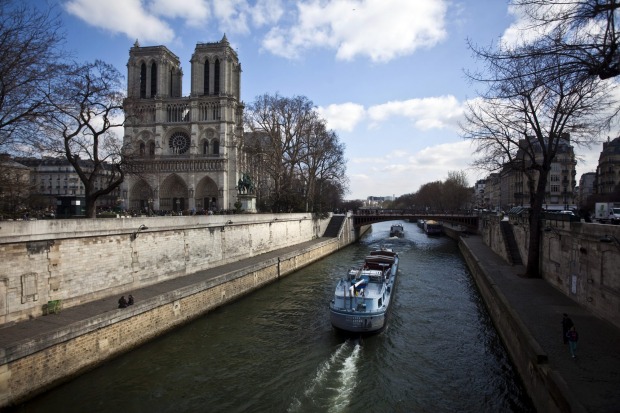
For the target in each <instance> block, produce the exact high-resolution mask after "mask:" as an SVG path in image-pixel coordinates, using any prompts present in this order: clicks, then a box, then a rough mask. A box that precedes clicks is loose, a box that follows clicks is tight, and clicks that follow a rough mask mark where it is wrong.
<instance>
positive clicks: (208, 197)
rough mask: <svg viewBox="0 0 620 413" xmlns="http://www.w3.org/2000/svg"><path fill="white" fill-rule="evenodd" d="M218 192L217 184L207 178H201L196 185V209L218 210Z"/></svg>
mask: <svg viewBox="0 0 620 413" xmlns="http://www.w3.org/2000/svg"><path fill="white" fill-rule="evenodd" d="M218 200H219V191H218V189H217V184H216V183H215V182H214V181H213V179H211V178H210V177H208V176H205V177H204V178H202V179H201V180H200V181H199V182H198V185H196V209H198V210H201V209H205V210H209V209H214V208H218V205H217V202H218Z"/></svg>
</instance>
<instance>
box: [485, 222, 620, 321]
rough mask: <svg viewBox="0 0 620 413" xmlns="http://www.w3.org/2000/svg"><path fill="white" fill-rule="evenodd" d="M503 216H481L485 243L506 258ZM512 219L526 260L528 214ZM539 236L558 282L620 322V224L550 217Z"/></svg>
mask: <svg viewBox="0 0 620 413" xmlns="http://www.w3.org/2000/svg"><path fill="white" fill-rule="evenodd" d="M499 222H500V217H497V216H489V217H485V218H484V219H483V220H482V225H481V229H480V233H481V235H482V237H483V239H484V243H485V244H486V245H489V246H490V247H491V249H493V251H494V252H495V253H497V254H498V255H500V256H502V257H503V258H504V259H507V252H506V251H507V250H506V246H505V245H504V240H503V237H502V236H501V230H500V224H499ZM510 224H511V226H512V229H513V233H514V235H515V239H516V241H517V245H518V246H519V252H520V254H521V258H522V260H523V262H527V255H528V253H527V251H528V245H529V228H528V222H527V217H511V218H510ZM542 227H543V231H542V232H541V241H540V248H541V250H540V269H541V275H542V278H543V279H544V280H546V281H547V282H548V283H549V284H551V285H552V286H553V287H555V288H557V289H558V290H560V291H561V292H562V293H563V294H565V295H566V296H568V297H569V298H571V299H572V300H574V301H575V302H577V303H579V304H580V305H581V306H582V307H583V308H585V309H586V310H588V311H590V312H591V313H592V314H595V315H597V316H598V317H600V318H602V319H604V320H607V321H609V322H610V323H612V324H614V325H615V326H616V327H619V328H620V311H618V309H620V271H618V268H620V225H608V224H598V223H584V222H571V221H567V220H563V219H558V220H554V219H547V220H544V221H543V224H542Z"/></svg>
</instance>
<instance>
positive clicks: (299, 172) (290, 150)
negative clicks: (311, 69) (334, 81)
mask: <svg viewBox="0 0 620 413" xmlns="http://www.w3.org/2000/svg"><path fill="white" fill-rule="evenodd" d="M245 125H246V127H245V129H246V130H247V131H248V133H247V134H246V136H245V143H244V147H245V150H246V151H247V152H248V154H249V155H250V156H249V158H250V159H249V161H248V162H249V163H252V164H253V167H252V168H253V169H254V170H255V171H260V173H261V174H264V175H265V176H266V178H265V177H262V176H258V177H255V180H257V181H258V182H257V192H258V193H259V194H263V193H268V194H269V195H268V196H269V199H268V200H267V201H266V204H267V205H268V207H269V208H270V209H271V210H272V211H276V212H281V211H293V210H298V211H304V210H308V209H312V208H315V207H316V200H317V194H320V193H321V191H322V188H327V187H328V186H329V188H331V189H334V188H338V190H341V191H344V190H345V189H346V178H345V177H344V170H343V167H344V162H342V155H343V152H344V148H343V147H342V145H340V144H339V143H338V141H337V136H336V135H335V133H333V132H331V131H327V130H326V128H325V124H324V122H323V121H322V120H321V119H320V118H319V117H318V115H317V112H316V110H315V108H314V107H313V104H312V102H311V101H310V100H309V99H308V98H306V97H304V96H296V97H293V98H285V97H281V96H279V95H277V94H276V95H274V96H271V95H268V94H265V95H262V96H260V97H258V98H257V99H256V101H255V102H253V103H252V104H250V105H248V106H247V107H246V110H245ZM338 162H342V164H341V165H337V163H338ZM337 175H338V176H337ZM328 181H329V184H327V182H328ZM323 184H325V186H324V187H323V186H322V185H323ZM260 203H261V200H259V204H260Z"/></svg>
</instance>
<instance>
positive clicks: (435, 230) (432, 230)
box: [424, 219, 443, 235]
mask: <svg viewBox="0 0 620 413" xmlns="http://www.w3.org/2000/svg"><path fill="white" fill-rule="evenodd" d="M424 232H426V235H441V233H442V232H443V226H442V225H441V224H440V223H439V222H437V221H435V220H432V219H431V220H428V221H425V222H424Z"/></svg>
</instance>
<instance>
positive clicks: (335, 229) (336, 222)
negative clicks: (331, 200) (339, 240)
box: [323, 215, 346, 238]
mask: <svg viewBox="0 0 620 413" xmlns="http://www.w3.org/2000/svg"><path fill="white" fill-rule="evenodd" d="M345 219H346V216H344V215H334V216H332V218H331V219H330V220H329V224H327V228H326V229H325V233H324V234H323V236H324V237H328V238H336V237H337V236H338V235H339V234H340V229H341V228H342V224H343V223H344V220H345Z"/></svg>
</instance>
